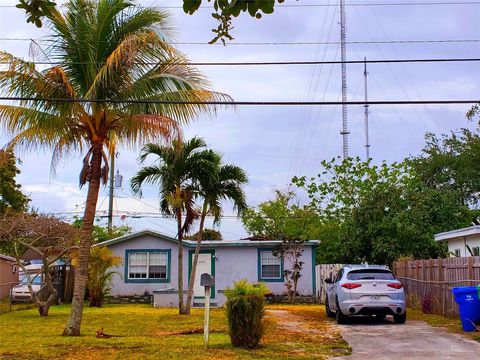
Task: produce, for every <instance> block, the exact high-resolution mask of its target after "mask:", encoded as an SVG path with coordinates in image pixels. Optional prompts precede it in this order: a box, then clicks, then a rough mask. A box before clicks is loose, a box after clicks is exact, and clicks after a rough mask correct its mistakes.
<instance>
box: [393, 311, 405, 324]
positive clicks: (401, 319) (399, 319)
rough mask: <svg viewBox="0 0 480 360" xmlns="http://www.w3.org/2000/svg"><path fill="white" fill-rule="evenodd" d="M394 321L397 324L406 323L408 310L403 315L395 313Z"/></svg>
mask: <svg viewBox="0 0 480 360" xmlns="http://www.w3.org/2000/svg"><path fill="white" fill-rule="evenodd" d="M393 321H394V322H395V324H405V321H407V312H405V313H404V314H403V315H393Z"/></svg>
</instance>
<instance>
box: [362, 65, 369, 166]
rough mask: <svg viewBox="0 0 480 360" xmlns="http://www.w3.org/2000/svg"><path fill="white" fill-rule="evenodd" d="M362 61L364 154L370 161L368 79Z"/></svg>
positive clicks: (365, 66)
mask: <svg viewBox="0 0 480 360" xmlns="http://www.w3.org/2000/svg"><path fill="white" fill-rule="evenodd" d="M363 60H364V71H363V77H364V79H365V105H363V107H364V108H365V153H366V156H367V159H366V160H367V161H368V160H369V159H370V139H369V135H368V91H367V85H368V83H367V78H368V72H367V58H366V57H365V58H363Z"/></svg>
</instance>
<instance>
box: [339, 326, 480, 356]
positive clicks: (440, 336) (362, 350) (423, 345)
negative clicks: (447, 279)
mask: <svg viewBox="0 0 480 360" xmlns="http://www.w3.org/2000/svg"><path fill="white" fill-rule="evenodd" d="M337 326H338V328H339V329H340V331H341V332H342V335H343V338H344V339H345V340H346V341H347V342H348V343H349V344H350V346H351V347H352V349H353V352H352V355H351V356H342V357H336V358H334V359H336V360H340V359H342V360H387V359H395V360H398V359H412V360H413V359H414V360H417V359H428V360H441V359H457V360H470V359H472V360H474V359H475V360H478V359H480V343H478V342H476V341H473V340H470V339H466V338H465V337H463V336H461V335H457V334H452V333H449V332H446V331H445V330H443V329H440V328H434V327H432V326H430V325H428V324H427V323H425V322H423V321H408V318H407V322H406V324H405V325H395V324H393V321H392V320H391V319H390V317H387V318H386V319H385V320H377V319H375V318H353V319H351V322H350V324H349V325H337Z"/></svg>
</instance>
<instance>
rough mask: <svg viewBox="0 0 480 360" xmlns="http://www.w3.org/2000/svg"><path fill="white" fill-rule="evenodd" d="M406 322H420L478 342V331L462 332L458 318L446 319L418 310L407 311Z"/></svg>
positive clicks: (479, 339)
mask: <svg viewBox="0 0 480 360" xmlns="http://www.w3.org/2000/svg"><path fill="white" fill-rule="evenodd" d="M408 320H422V321H425V322H427V323H428V324H429V325H432V326H434V327H441V328H444V329H445V330H447V331H449V332H452V333H456V334H461V335H464V336H466V337H468V338H470V339H473V340H476V341H478V342H480V333H479V332H478V331H474V332H465V331H463V329H462V324H461V323H460V319H459V318H447V317H443V316H441V315H431V314H424V313H422V312H421V311H419V310H414V309H408ZM408 320H407V321H408Z"/></svg>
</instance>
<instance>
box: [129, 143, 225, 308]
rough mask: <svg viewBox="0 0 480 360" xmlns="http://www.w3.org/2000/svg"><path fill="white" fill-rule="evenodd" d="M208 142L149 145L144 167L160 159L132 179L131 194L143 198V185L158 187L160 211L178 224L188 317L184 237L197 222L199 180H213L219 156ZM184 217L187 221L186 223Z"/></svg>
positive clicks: (180, 289) (180, 304) (143, 156)
mask: <svg viewBox="0 0 480 360" xmlns="http://www.w3.org/2000/svg"><path fill="white" fill-rule="evenodd" d="M205 147H206V144H205V142H204V141H203V140H202V139H200V138H198V137H194V138H192V139H191V140H189V141H186V142H182V141H180V140H176V141H173V144H172V146H160V145H156V144H147V145H145V146H144V147H143V149H142V151H141V154H140V162H141V163H143V162H144V161H145V159H146V158H147V157H148V156H149V155H156V156H157V157H158V159H157V160H158V164H155V165H150V166H145V167H143V168H141V169H140V170H139V171H138V173H137V174H136V175H135V176H134V177H133V178H132V179H131V187H132V191H133V192H134V193H135V194H137V195H140V196H141V195H142V185H143V184H151V185H157V186H159V198H160V211H161V212H162V213H163V214H166V215H170V216H173V217H175V218H176V220H177V239H178V309H179V313H180V314H184V313H185V307H184V302H183V235H184V234H185V233H187V232H188V231H189V230H190V227H191V225H192V224H193V222H194V221H195V219H196V218H197V211H196V209H195V197H196V192H197V189H198V183H199V179H202V181H205V180H204V179H208V178H210V179H212V177H211V176H210V175H209V174H215V164H216V163H217V162H218V161H219V160H218V159H217V157H218V155H217V154H216V153H215V152H213V151H211V150H206V149H205ZM183 217H185V219H184V220H183Z"/></svg>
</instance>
